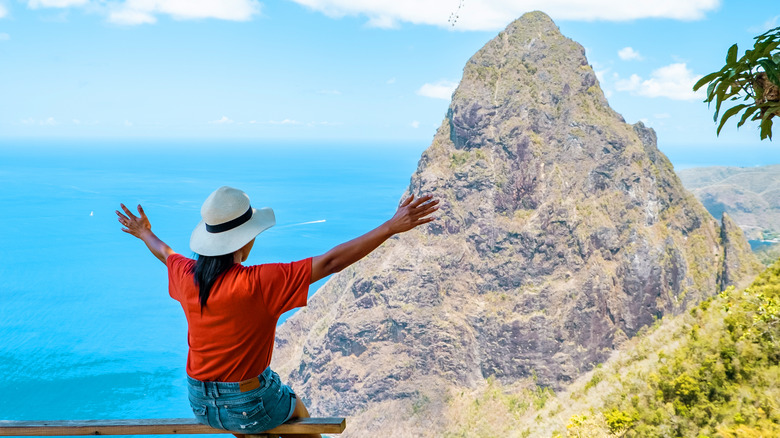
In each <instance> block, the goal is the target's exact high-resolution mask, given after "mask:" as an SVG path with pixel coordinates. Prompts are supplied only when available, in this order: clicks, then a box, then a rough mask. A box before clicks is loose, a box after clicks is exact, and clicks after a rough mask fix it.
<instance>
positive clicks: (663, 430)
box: [568, 261, 780, 438]
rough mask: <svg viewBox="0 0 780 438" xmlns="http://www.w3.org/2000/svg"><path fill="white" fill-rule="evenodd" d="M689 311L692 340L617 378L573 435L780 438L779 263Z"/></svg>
mask: <svg viewBox="0 0 780 438" xmlns="http://www.w3.org/2000/svg"><path fill="white" fill-rule="evenodd" d="M690 313H691V315H690V320H691V324H690V325H689V326H688V330H687V339H686V340H685V341H684V342H682V343H681V344H680V345H679V346H677V347H676V348H674V349H673V351H670V352H669V353H664V352H663V351H659V352H658V354H657V356H658V359H657V362H656V363H655V365H654V366H652V367H650V368H649V369H647V370H645V371H640V372H636V373H626V374H623V373H621V374H620V375H618V376H613V377H614V378H615V379H616V380H617V381H618V385H617V388H618V389H616V390H615V391H613V392H612V393H611V394H610V395H608V396H607V397H606V399H605V404H604V407H603V408H602V409H600V410H598V411H597V412H595V413H594V412H588V413H584V414H580V415H575V416H573V417H572V418H571V420H570V422H569V427H568V435H569V436H571V437H575V436H585V435H583V428H584V427H588V428H589V429H590V430H608V431H609V432H610V434H611V435H613V436H622V437H665V436H683V437H715V436H719V437H726V438H728V437H754V436H755V437H766V436H780V384H778V382H780V261H777V262H776V263H775V264H774V265H772V266H771V267H769V268H768V269H767V270H765V271H764V272H763V273H762V274H760V275H759V276H758V277H757V278H756V280H755V281H754V282H753V283H752V285H751V286H750V287H748V288H747V289H745V290H744V291H736V290H734V289H733V288H729V289H727V290H726V291H724V292H723V293H721V294H720V295H719V296H717V297H714V298H712V299H710V300H707V301H705V302H703V303H701V304H700V305H699V306H697V307H695V308H693V309H692V310H691V312H690ZM594 436H595V435H594ZM600 436H604V435H600Z"/></svg>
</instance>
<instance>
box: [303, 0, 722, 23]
mask: <svg viewBox="0 0 780 438" xmlns="http://www.w3.org/2000/svg"><path fill="white" fill-rule="evenodd" d="M293 1H294V2H296V3H298V4H301V5H304V6H306V7H308V8H310V9H312V10H315V11H318V12H321V13H323V14H325V15H327V16H329V17H332V18H340V17H344V16H363V17H366V18H367V19H368V22H367V24H368V25H369V26H375V27H383V28H387V27H397V26H398V23H400V22H406V23H412V24H426V25H433V26H439V27H446V28H453V27H454V28H455V29H458V30H499V29H502V28H504V27H505V26H506V25H507V24H508V23H509V22H511V21H512V20H514V19H515V18H517V17H519V16H520V15H522V14H524V13H525V12H529V11H534V10H541V11H544V12H545V13H547V14H548V15H550V16H551V17H552V18H553V19H555V20H585V21H592V20H608V21H626V20H636V19H641V18H671V19H676V20H699V19H702V18H704V15H705V14H706V13H707V12H709V11H712V10H715V9H716V8H717V7H718V6H719V5H720V0H655V1H645V2H627V1H625V0H589V1H582V0H525V1H517V0H483V1H479V2H477V1H459V0H449V1H447V2H443V1H441V0H393V1H389V0H385V1H365V0H293ZM452 13H455V14H457V16H458V18H457V22H456V23H455V25H454V26H453V25H452V22H451V20H450V15H451V14H452Z"/></svg>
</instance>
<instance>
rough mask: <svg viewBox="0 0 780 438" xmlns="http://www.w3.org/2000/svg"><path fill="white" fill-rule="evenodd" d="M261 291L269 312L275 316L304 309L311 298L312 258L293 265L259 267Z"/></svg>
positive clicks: (274, 264)
mask: <svg viewBox="0 0 780 438" xmlns="http://www.w3.org/2000/svg"><path fill="white" fill-rule="evenodd" d="M258 268H259V269H258V274H259V276H260V278H259V280H260V290H261V293H262V295H263V302H264V303H265V305H266V307H267V308H268V312H269V313H270V314H272V315H274V316H277V317H278V316H279V315H281V314H282V313H284V312H286V311H288V310H291V309H295V308H296V307H303V306H305V305H306V300H307V298H308V296H309V283H310V282H311V258H308V259H304V260H299V261H297V262H292V263H269V264H265V265H259V266H258Z"/></svg>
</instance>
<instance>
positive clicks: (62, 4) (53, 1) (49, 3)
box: [27, 0, 89, 9]
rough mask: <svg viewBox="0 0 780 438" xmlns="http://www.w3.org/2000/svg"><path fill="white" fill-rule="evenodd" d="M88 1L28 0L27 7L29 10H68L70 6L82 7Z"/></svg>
mask: <svg viewBox="0 0 780 438" xmlns="http://www.w3.org/2000/svg"><path fill="white" fill-rule="evenodd" d="M87 3H89V0H30V1H28V2H27V7H28V8H30V9H38V8H70V7H72V6H84V5H86V4H87Z"/></svg>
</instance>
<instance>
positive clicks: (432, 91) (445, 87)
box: [417, 81, 458, 100]
mask: <svg viewBox="0 0 780 438" xmlns="http://www.w3.org/2000/svg"><path fill="white" fill-rule="evenodd" d="M456 88H458V83H457V82H452V81H439V82H436V83H433V84H425V85H423V86H422V87H420V89H419V90H417V94H419V95H420V96H425V97H432V98H434V99H444V100H450V99H451V98H452V93H453V92H454V91H455V89H456Z"/></svg>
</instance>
